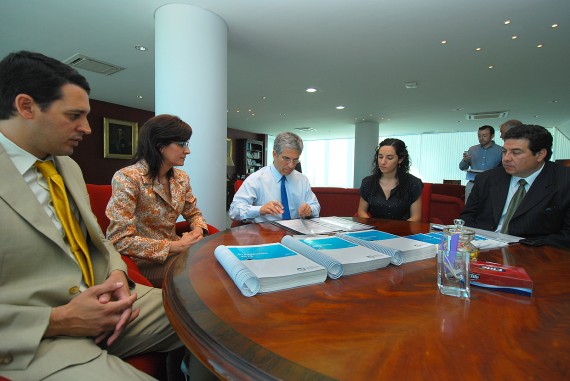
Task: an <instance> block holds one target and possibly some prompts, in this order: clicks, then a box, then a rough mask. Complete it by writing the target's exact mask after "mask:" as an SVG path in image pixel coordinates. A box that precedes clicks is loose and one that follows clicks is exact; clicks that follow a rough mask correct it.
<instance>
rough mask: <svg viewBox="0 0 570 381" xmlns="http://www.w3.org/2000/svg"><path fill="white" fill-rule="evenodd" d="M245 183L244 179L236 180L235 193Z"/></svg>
mask: <svg viewBox="0 0 570 381" xmlns="http://www.w3.org/2000/svg"><path fill="white" fill-rule="evenodd" d="M242 184H243V180H236V181H235V182H234V193H235V192H237V191H238V189H239V187H241V185H242Z"/></svg>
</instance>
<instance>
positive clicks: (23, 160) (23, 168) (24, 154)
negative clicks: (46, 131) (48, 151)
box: [0, 132, 55, 175]
mask: <svg viewBox="0 0 570 381" xmlns="http://www.w3.org/2000/svg"><path fill="white" fill-rule="evenodd" d="M0 144H1V145H2V147H4V149H5V150H6V153H7V154H8V157H9V158H10V159H11V160H12V162H13V163H14V166H15V167H16V169H17V170H18V172H20V174H21V175H24V173H26V172H27V171H28V170H29V169H30V168H31V167H32V166H33V165H34V164H35V162H36V161H37V160H38V158H37V157H35V156H34V155H32V154H31V153H29V152H28V151H25V150H23V149H22V148H20V147H18V146H17V145H16V143H14V142H13V141H11V140H10V139H8V138H7V137H6V136H4V134H2V133H1V132H0ZM45 160H51V161H54V160H53V156H51V155H49V156H48V157H47V158H46V159H45ZM45 160H42V161H45ZM54 165H55V163H54Z"/></svg>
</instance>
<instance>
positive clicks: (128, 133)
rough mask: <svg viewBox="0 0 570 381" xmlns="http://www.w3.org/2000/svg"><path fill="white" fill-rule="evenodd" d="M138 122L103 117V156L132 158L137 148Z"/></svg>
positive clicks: (108, 157)
mask: <svg viewBox="0 0 570 381" xmlns="http://www.w3.org/2000/svg"><path fill="white" fill-rule="evenodd" d="M138 136H139V124H138V123H137V122H127V121H124V120H117V119H109V118H104V122H103V146H104V147H103V149H104V151H103V152H104V153H103V157H104V158H106V159H132V158H133V157H134V155H135V152H136V150H137V143H138Z"/></svg>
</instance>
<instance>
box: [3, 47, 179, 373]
mask: <svg viewBox="0 0 570 381" xmlns="http://www.w3.org/2000/svg"><path fill="white" fill-rule="evenodd" d="M89 90H90V89H89V84H88V83H87V81H86V80H85V78H84V77H83V76H81V75H80V74H79V73H77V72H76V71H75V70H74V69H72V68H71V67H69V66H67V65H64V64H62V63H61V62H59V61H57V60H54V59H52V58H48V57H46V56H43V55H41V54H37V53H30V52H18V53H12V54H10V55H8V56H7V57H6V58H4V59H3V60H2V61H1V62H0V174H1V178H2V180H1V181H0V241H1V242H2V244H1V245H0V337H1V339H0V375H2V376H4V377H7V378H9V379H11V380H94V381H95V380H149V379H152V378H151V377H149V376H148V375H146V374H144V373H142V372H140V371H138V370H136V369H135V368H133V367H132V366H130V365H129V364H127V363H125V362H123V361H122V360H121V359H120V358H121V357H127V356H131V355H135V354H139V353H144V352H154V351H164V352H167V351H168V352H169V351H173V350H176V349H178V348H180V347H182V343H181V342H180V340H179V339H178V337H177V336H176V334H175V333H174V331H173V330H172V328H171V326H170V324H169V322H168V320H167V318H166V317H165V314H164V310H163V307H162V295H161V291H160V290H158V289H154V288H150V287H145V286H141V285H135V284H134V283H133V282H132V281H130V280H129V279H128V278H127V276H126V275H125V274H126V266H125V264H124V262H123V261H122V260H121V257H120V255H119V254H118V253H117V251H116V250H115V249H114V248H113V245H112V244H111V243H110V242H109V241H107V240H106V239H105V238H104V235H103V233H102V232H101V229H100V227H99V225H98V223H97V220H96V217H95V216H94V215H93V213H92V212H91V209H90V204H89V196H88V194H87V191H86V187H85V182H84V180H83V176H82V173H81V170H80V169H79V166H78V165H77V164H76V163H75V161H73V160H72V159H70V158H69V157H67V156H68V155H71V154H72V153H73V151H74V149H75V148H76V147H77V146H78V144H79V143H80V142H81V140H82V139H83V136H84V135H87V134H89V133H91V129H90V127H89V123H88V122H87V114H88V113H89V111H90V107H89V97H88V93H89ZM47 160H50V161H53V163H54V164H55V168H56V169H57V171H58V172H59V173H60V174H61V176H62V178H63V181H64V183H65V187H66V191H67V195H68V198H69V200H70V204H71V210H72V212H73V213H74V214H75V215H76V218H77V219H78V221H79V223H80V227H81V230H82V231H83V235H84V236H85V238H86V241H87V244H88V247H89V256H90V258H91V261H92V268H93V274H94V282H93V283H94V285H93V286H91V287H88V286H87V283H90V282H87V281H86V278H83V274H82V271H81V269H80V267H79V265H78V264H77V261H76V260H75V257H74V255H73V253H72V252H71V250H70V246H69V242H68V238H67V237H66V236H65V234H64V230H63V229H62V225H61V223H60V221H59V219H58V217H57V215H56V213H55V209H54V207H53V204H52V202H51V195H50V192H49V188H48V186H47V181H46V179H45V177H44V176H43V175H42V173H41V172H40V171H39V170H38V169H37V168H36V167H35V166H34V163H35V162H36V161H47Z"/></svg>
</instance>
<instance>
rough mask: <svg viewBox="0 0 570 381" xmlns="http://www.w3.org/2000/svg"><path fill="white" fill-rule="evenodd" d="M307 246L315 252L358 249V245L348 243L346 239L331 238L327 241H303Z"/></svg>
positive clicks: (309, 239) (308, 239)
mask: <svg viewBox="0 0 570 381" xmlns="http://www.w3.org/2000/svg"><path fill="white" fill-rule="evenodd" d="M300 241H301V242H303V243H304V244H306V245H309V246H311V247H312V248H313V249H315V250H332V249H346V248H349V247H356V246H358V245H356V244H354V243H352V242H348V241H346V240H344V239H340V238H338V237H329V238H327V239H316V240H315V239H311V238H307V239H301V240H300Z"/></svg>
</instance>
